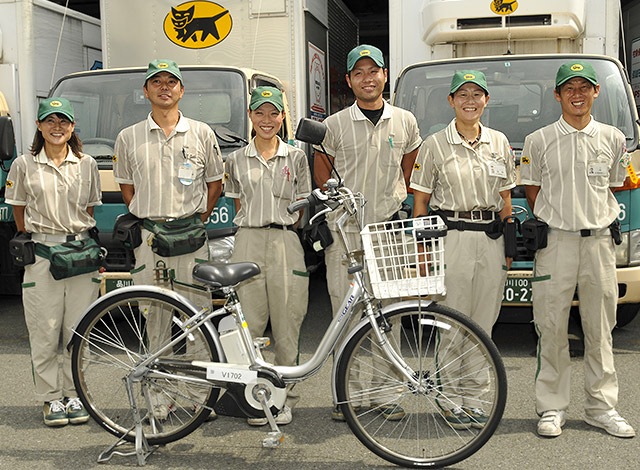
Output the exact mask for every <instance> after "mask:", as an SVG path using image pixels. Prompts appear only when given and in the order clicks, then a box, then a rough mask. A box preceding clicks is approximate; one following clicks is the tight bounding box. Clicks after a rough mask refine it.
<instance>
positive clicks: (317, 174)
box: [313, 150, 334, 189]
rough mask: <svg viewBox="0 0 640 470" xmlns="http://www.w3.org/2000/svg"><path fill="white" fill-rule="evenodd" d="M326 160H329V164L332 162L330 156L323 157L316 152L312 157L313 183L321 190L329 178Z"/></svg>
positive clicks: (323, 155)
mask: <svg viewBox="0 0 640 470" xmlns="http://www.w3.org/2000/svg"><path fill="white" fill-rule="evenodd" d="M327 158H330V159H331V162H333V161H334V160H333V157H332V156H330V155H325V154H324V153H322V152H319V151H318V150H316V151H315V153H314V155H313V181H315V183H316V185H317V186H318V187H319V188H321V189H322V188H324V184H325V183H326V182H327V180H328V179H329V178H330V177H331V165H330V164H329V162H328V161H327Z"/></svg>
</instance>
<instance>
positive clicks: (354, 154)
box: [315, 102, 422, 232]
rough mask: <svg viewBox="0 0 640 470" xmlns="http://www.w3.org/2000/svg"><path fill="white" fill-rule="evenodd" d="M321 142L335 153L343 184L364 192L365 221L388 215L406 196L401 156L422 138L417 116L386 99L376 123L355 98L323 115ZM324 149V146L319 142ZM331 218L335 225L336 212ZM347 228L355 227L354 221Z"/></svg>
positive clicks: (384, 218) (408, 151)
mask: <svg viewBox="0 0 640 470" xmlns="http://www.w3.org/2000/svg"><path fill="white" fill-rule="evenodd" d="M324 124H325V125H326V126H327V133H326V135H325V138H324V141H323V145H324V147H325V149H326V151H327V153H328V154H329V155H331V156H332V157H334V165H335V167H336V169H337V170H338V173H340V176H341V177H342V179H343V181H344V185H345V186H346V187H348V188H349V189H351V190H352V191H354V192H361V193H362V194H363V195H364V197H365V198H366V200H367V204H366V206H365V208H364V223H365V224H369V223H374V222H382V221H385V220H388V219H389V218H390V217H391V216H392V215H393V213H394V212H396V211H397V210H398V209H400V206H401V204H402V201H404V200H405V199H406V197H407V188H406V184H405V181H404V175H403V172H402V166H401V163H402V158H403V157H404V155H405V154H407V153H410V152H412V151H413V150H415V149H417V148H418V147H419V146H420V143H421V142H422V139H421V137H420V131H419V129H418V123H417V122H416V118H415V117H414V116H413V114H411V113H410V112H409V111H406V110H404V109H401V108H397V107H395V106H391V105H390V104H388V103H386V102H385V103H384V110H383V112H382V116H381V117H380V120H379V121H378V123H377V124H376V125H375V126H374V125H373V123H372V122H371V121H370V120H369V119H367V117H366V116H365V115H364V114H363V113H362V111H361V110H360V108H358V105H357V102H356V103H354V104H353V105H352V106H351V107H349V108H346V109H344V110H342V111H340V112H338V113H336V114H333V115H331V116H329V117H328V118H327V119H325V121H324ZM315 148H316V149H317V150H319V151H322V150H321V149H320V147H319V146H318V147H315ZM331 216H333V217H330V218H329V222H330V223H332V224H333V222H334V218H335V213H334V214H331ZM345 229H346V230H347V231H350V232H353V231H357V226H356V225H355V223H353V221H351V220H350V221H349V222H348V224H347V225H345Z"/></svg>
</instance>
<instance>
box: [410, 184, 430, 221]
mask: <svg viewBox="0 0 640 470" xmlns="http://www.w3.org/2000/svg"><path fill="white" fill-rule="evenodd" d="M430 199H431V193H423V192H422V191H418V190H417V189H414V190H413V214H414V217H420V216H423V215H427V214H428V213H429V200H430Z"/></svg>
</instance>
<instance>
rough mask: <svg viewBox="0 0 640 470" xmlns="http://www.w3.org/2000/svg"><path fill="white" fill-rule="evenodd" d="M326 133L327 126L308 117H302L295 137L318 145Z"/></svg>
mask: <svg viewBox="0 0 640 470" xmlns="http://www.w3.org/2000/svg"><path fill="white" fill-rule="evenodd" d="M326 133H327V126H325V125H324V124H322V123H321V122H318V121H314V120H312V119H309V118H302V119H300V121H299V122H298V128H297V129H296V139H297V140H300V141H302V142H306V143H308V144H312V145H320V144H322V141H323V140H324V136H325V134H326Z"/></svg>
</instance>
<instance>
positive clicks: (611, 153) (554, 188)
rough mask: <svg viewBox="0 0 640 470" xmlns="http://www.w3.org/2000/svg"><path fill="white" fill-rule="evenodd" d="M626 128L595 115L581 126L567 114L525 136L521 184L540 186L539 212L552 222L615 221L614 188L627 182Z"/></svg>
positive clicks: (579, 225)
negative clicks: (598, 120)
mask: <svg viewBox="0 0 640 470" xmlns="http://www.w3.org/2000/svg"><path fill="white" fill-rule="evenodd" d="M625 156H626V143H625V137H624V134H623V133H622V132H621V131H620V130H618V129H616V128H615V127H612V126H608V125H606V124H602V123H599V122H597V121H595V120H594V119H593V118H591V121H590V122H589V124H588V125H587V126H586V127H585V128H584V129H582V130H578V129H575V128H574V127H572V126H571V125H569V124H568V123H567V122H566V121H565V120H564V119H563V118H562V117H560V119H559V120H558V121H556V122H555V123H553V124H550V125H548V126H546V127H543V128H542V129H539V130H537V131H536V132H534V133H532V134H530V135H528V136H527V137H526V139H525V141H524V147H523V150H522V158H521V160H520V161H521V163H520V179H521V181H522V184H525V185H533V186H540V191H539V192H538V196H537V198H536V203H535V208H534V214H535V216H536V217H538V218H539V219H541V220H543V221H544V222H546V223H547V224H549V226H550V227H551V228H555V229H559V230H567V231H572V232H573V231H578V230H583V229H589V230H593V229H595V230H597V229H602V228H605V227H607V226H609V225H610V224H611V222H613V221H614V220H615V218H616V217H617V216H618V214H619V212H620V208H619V206H618V203H617V201H616V198H615V196H614V195H613V193H612V192H611V190H610V189H609V188H610V187H619V186H622V184H623V183H624V179H625V175H626V168H625V167H624V165H623V164H622V162H623V161H624V159H625V158H624V157H625Z"/></svg>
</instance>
